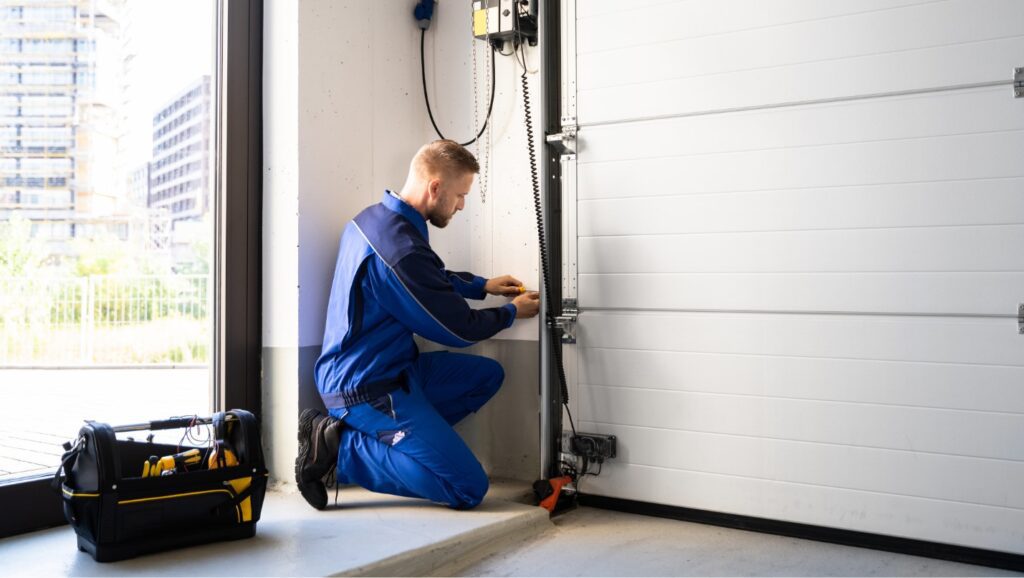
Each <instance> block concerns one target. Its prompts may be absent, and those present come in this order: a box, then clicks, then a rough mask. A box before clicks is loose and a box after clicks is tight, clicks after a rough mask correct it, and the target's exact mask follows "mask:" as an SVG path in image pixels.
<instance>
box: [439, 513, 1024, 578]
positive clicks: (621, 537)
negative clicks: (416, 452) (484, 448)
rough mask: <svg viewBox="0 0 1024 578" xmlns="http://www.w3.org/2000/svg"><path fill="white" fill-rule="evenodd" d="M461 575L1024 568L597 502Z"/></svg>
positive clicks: (949, 572)
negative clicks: (943, 558) (730, 526)
mask: <svg viewBox="0 0 1024 578" xmlns="http://www.w3.org/2000/svg"><path fill="white" fill-rule="evenodd" d="M454 575H458V576H1022V575H1024V574H1020V573H1015V572H1009V571H1005V570H998V569H994V568H986V567H982V566H970V565H966V564H957V563H953V562H944V561H941V560H932V559H929V558H918V557H916V556H904V555H900V554H891V553H887V552H879V551H875V550H867V549H862V548H851V547H847V546H838V545H833V544H825V543H821V542H812V541H807V540H799V539H796V538H786V537H781V536H773V535H769V534H760V533H756V532H746V531H742V530H733V529H728V528H719V527H716V526H708V525H703V524H693V523H688V522H680V521H676V520H665V519H660V518H651V517H646V516H638V515H634V514H624V513H620V512H611V511H606V510H597V509H593V508H580V509H578V510H575V511H573V512H569V513H567V514H564V515H562V516H559V517H557V518H555V520H554V528H552V529H550V530H548V531H546V532H544V533H543V534H540V535H538V536H535V537H534V538H532V539H531V540H529V541H526V542H523V543H520V544H519V545H518V546H516V547H514V548H509V549H505V550H502V551H500V552H497V553H494V554H491V555H490V556H488V557H486V558H484V559H482V560H481V561H479V562H476V563H473V564H470V565H468V566H464V567H462V568H459V569H457V570H456V571H455V572H454Z"/></svg>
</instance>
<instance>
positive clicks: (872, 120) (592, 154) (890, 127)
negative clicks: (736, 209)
mask: <svg viewBox="0 0 1024 578" xmlns="http://www.w3.org/2000/svg"><path fill="white" fill-rule="evenodd" d="M1022 6H1024V4H1022ZM1009 96H1010V93H1009V91H1008V89H1007V87H1006V86H990V87H983V88H972V89H964V90H953V91H945V92H933V93H924V94H913V95H904V96H893V97H886V98H876V99H865V100H854V101H844V102H835V103H824V104H814V105H805V106H795V107H785V108H775V109H761V110H752V111H743V112H734V113H730V114H718V115H700V116H688V117H680V118H670V119H663V120H659V121H644V122H635V123H622V124H612V125H605V126H596V127H590V128H588V129H587V130H585V131H583V132H582V133H581V134H580V139H581V146H582V148H583V151H584V152H585V154H584V155H582V156H581V157H580V159H579V161H580V163H581V164H592V163H601V162H608V161H624V160H631V159H639V158H652V157H656V158H668V157H680V156H687V155H708V154H712V153H725V152H742V151H763V150H767V149H780V148H798V147H799V148H803V147H811V146H822V145H837V144H851V143H863V142H874V141H884V140H897V139H923V138H927V137H943V136H953V135H961V136H962V135H970V134H984V133H991V132H1002V131H1008V130H1019V129H1024V114H1020V109H1021V107H1020V102H1019V101H1015V100H1014V99H1013V98H1009Z"/></svg>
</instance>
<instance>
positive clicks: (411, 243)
mask: <svg viewBox="0 0 1024 578" xmlns="http://www.w3.org/2000/svg"><path fill="white" fill-rule="evenodd" d="M485 284H486V279H483V278H482V277H478V276H475V275H471V274H468V273H456V272H451V271H448V270H447V269H445V268H444V263H443V262H442V261H441V259H440V258H439V257H438V256H437V254H435V253H434V252H433V250H431V249H430V245H429V242H428V233H427V224H426V221H425V220H424V219H423V217H422V216H421V215H420V214H419V212H417V211H416V210H415V209H413V208H412V207H410V206H409V205H408V204H406V203H405V202H404V201H402V200H401V199H400V198H399V197H398V196H396V195H395V194H394V193H391V192H390V191H388V192H386V193H385V195H384V199H383V201H382V202H381V203H380V204H377V205H373V206H371V207H369V208H367V209H366V210H364V211H363V212H362V213H360V214H359V215H358V216H356V218H355V219H353V220H352V221H351V222H350V223H349V224H348V225H347V226H346V227H345V231H344V233H343V234H342V238H341V246H340V248H339V251H338V260H337V264H336V267H335V273H334V281H333V284H332V287H331V297H330V301H329V303H328V312H327V323H326V328H325V331H324V345H323V351H322V353H321V355H320V358H319V359H318V360H317V362H316V366H315V377H316V383H317V387H318V389H319V390H320V395H321V397H322V398H323V400H324V403H325V405H326V406H327V408H328V410H329V412H330V413H331V415H332V416H333V417H336V418H339V419H342V420H343V421H344V422H345V427H344V428H343V430H342V434H341V444H340V448H339V451H338V469H337V474H338V481H339V482H340V483H355V484H358V485H360V486H363V487H364V488H367V489H369V490H373V491H377V492H383V493H388V494H394V495H399V496H408V497H419V498H426V499H428V500H431V501H434V502H439V503H443V504H447V505H448V506H451V507H453V508H472V507H473V506H476V505H477V504H479V503H480V501H481V500H482V499H483V496H484V494H485V493H486V492H487V486H488V482H487V476H486V474H485V473H484V471H483V468H482V467H481V466H480V463H479V462H478V461H477V459H476V457H475V456H473V453H472V452H471V451H470V449H469V448H468V447H467V446H466V444H465V443H464V442H463V441H462V439H461V438H460V437H459V436H458V434H456V433H455V431H454V430H453V429H452V425H454V424H455V423H457V422H458V421H459V420H461V419H462V418H464V417H465V416H467V415H469V414H470V413H472V412H475V411H477V410H478V409H479V408H480V407H481V406H482V405H483V404H484V403H486V402H487V400H488V399H490V398H491V396H493V395H494V394H495V393H496V392H497V390H498V388H499V387H500V386H501V383H502V380H503V379H504V372H503V371H502V368H501V366H500V365H499V364H498V363H497V362H495V361H494V360H492V359H488V358H484V357H479V356H473V355H464V354H457V353H447V352H437V353H426V354H420V353H419V351H418V349H417V347H416V344H415V342H414V340H413V334H418V335H421V336H423V337H425V338H427V339H430V340H431V341H435V342H438V343H441V344H443V345H449V346H454V347H466V346H469V345H472V344H473V343H475V342H477V341H482V340H484V339H487V338H489V337H491V336H493V335H494V334H495V333H497V332H499V331H501V330H502V329H504V328H506V327H509V326H511V325H512V323H513V321H514V320H515V315H516V309H515V306H514V305H512V304H507V305H505V306H502V307H493V308H488V309H472V308H471V307H469V305H468V304H467V303H466V299H483V298H484V296H485V292H484V285H485Z"/></svg>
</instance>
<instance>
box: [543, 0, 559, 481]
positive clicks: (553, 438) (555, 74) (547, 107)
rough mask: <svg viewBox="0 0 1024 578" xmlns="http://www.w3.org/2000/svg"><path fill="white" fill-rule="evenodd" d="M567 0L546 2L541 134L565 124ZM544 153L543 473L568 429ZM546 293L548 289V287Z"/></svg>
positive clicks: (554, 158) (549, 473)
mask: <svg viewBox="0 0 1024 578" xmlns="http://www.w3.org/2000/svg"><path fill="white" fill-rule="evenodd" d="M562 1H564V0H543V2H542V4H541V6H540V14H539V18H540V50H541V79H542V86H543V95H542V106H541V107H540V110H541V124H542V125H543V130H542V131H539V132H540V133H541V135H548V134H553V133H557V132H559V131H560V130H561V102H562V88H561V87H562V75H561V6H560V4H561V2H562ZM543 151H544V155H543V164H544V168H543V175H542V176H543V178H542V184H541V187H542V189H541V190H542V200H543V212H544V230H545V235H546V237H547V239H548V243H547V248H548V264H549V266H550V267H551V268H552V270H551V271H550V279H551V284H552V285H553V287H551V295H552V298H553V299H554V300H555V303H547V302H546V300H545V299H543V297H542V299H541V311H540V319H541V323H540V477H541V478H550V477H554V476H556V475H558V463H559V459H558V452H559V443H560V441H559V440H560V437H561V431H562V406H561V404H562V399H561V392H560V391H559V383H558V373H557V371H558V369H557V368H556V367H554V364H553V363H552V360H553V357H552V355H551V348H552V347H561V344H560V343H557V342H553V340H552V336H551V330H550V329H549V328H548V327H546V325H545V321H544V320H545V319H547V312H548V310H549V308H551V309H553V311H554V313H555V315H558V314H560V313H561V299H562V296H561V287H562V283H561V278H562V270H561V263H562V259H561V246H560V243H556V242H555V243H553V242H551V241H552V240H559V239H561V238H562V234H561V222H562V218H561V206H560V199H561V162H560V156H559V154H558V152H557V151H556V150H553V147H552V146H551V145H550V144H547V143H546V141H545V144H544V148H543ZM541 295H542V296H543V295H544V293H543V292H542V293H541Z"/></svg>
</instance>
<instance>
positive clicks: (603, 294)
mask: <svg viewBox="0 0 1024 578" xmlns="http://www.w3.org/2000/svg"><path fill="white" fill-rule="evenodd" d="M1022 286H1024V273H969V274H967V273H876V274H856V273H746V274H745V273H660V274H630V273H625V274H580V275H579V303H580V306H581V307H584V308H611V309H637V310H690V311H764V312H807V313H814V312H827V313H835V312H842V313H882V314H885V313H890V314H899V313H909V314H914V315H926V314H928V315H1003V316H1006V317H1007V319H1006V320H1005V321H1004V324H1005V325H1006V326H1007V327H1009V326H1010V325H1012V324H1013V321H1012V319H1010V316H1012V315H1015V313H1016V309H1017V303H1018V302H1019V301H1020V293H1021V289H1020V288H1021V287H1022ZM1011 329H1015V328H1011ZM1011 329H1007V331H1010V330H1011Z"/></svg>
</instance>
